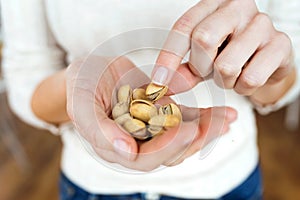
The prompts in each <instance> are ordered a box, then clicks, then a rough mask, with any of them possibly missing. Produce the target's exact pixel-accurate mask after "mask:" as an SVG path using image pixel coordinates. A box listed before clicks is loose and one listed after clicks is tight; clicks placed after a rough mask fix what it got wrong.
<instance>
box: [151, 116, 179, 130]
mask: <svg viewBox="0 0 300 200" xmlns="http://www.w3.org/2000/svg"><path fill="white" fill-rule="evenodd" d="M148 123H149V125H152V126H160V127H173V126H177V125H179V123H180V120H179V119H178V118H177V117H176V116H175V115H156V116H154V117H151V119H150V120H149V122H148Z"/></svg>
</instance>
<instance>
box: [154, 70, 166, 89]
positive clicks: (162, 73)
mask: <svg viewBox="0 0 300 200" xmlns="http://www.w3.org/2000/svg"><path fill="white" fill-rule="evenodd" d="M167 78H168V69H167V68H166V67H158V68H157V69H156V71H155V73H154V75H153V79H152V82H153V83H155V84H158V85H166V82H167Z"/></svg>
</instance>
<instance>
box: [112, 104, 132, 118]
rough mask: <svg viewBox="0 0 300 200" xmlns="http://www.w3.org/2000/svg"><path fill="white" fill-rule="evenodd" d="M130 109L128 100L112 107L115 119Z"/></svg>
mask: <svg viewBox="0 0 300 200" xmlns="http://www.w3.org/2000/svg"><path fill="white" fill-rule="evenodd" d="M128 111H129V105H128V103H127V102H119V103H117V104H116V105H115V107H114V108H113V109H112V117H113V119H117V118H118V117H120V116H121V115H123V114H125V113H128Z"/></svg>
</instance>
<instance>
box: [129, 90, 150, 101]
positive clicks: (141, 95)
mask: <svg viewBox="0 0 300 200" xmlns="http://www.w3.org/2000/svg"><path fill="white" fill-rule="evenodd" d="M132 99H133V100H136V99H143V100H147V96H146V90H145V89H143V88H136V89H134V90H133V92H132Z"/></svg>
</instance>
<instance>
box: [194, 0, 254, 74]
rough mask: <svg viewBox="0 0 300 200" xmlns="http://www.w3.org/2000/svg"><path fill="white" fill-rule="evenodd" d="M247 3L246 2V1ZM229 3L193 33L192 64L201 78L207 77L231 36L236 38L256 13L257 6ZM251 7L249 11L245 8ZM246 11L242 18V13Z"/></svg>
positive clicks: (199, 25)
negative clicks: (219, 52)
mask: <svg viewBox="0 0 300 200" xmlns="http://www.w3.org/2000/svg"><path fill="white" fill-rule="evenodd" d="M245 2H246V1H245ZM244 4H245V3H241V2H240V1H229V2H227V3H226V5H224V6H223V7H221V8H219V9H218V10H217V11H215V12H214V13H213V14H211V15H209V16H208V17H206V18H205V19H204V20H203V21H201V22H200V23H199V24H198V25H197V27H196V28H195V29H194V31H193V33H192V41H191V54H190V64H191V65H192V66H193V68H194V69H195V71H197V72H196V73H198V75H199V76H207V75H208V74H210V72H211V71H212V69H213V67H212V64H213V62H214V60H215V57H216V56H217V53H218V49H219V47H220V46H221V45H222V44H223V42H224V41H225V40H226V39H227V38H228V37H229V36H230V37H234V35H235V34H238V32H239V31H240V29H241V28H242V27H243V26H244V24H245V23H247V21H248V20H249V19H251V18H252V17H253V16H254V15H255V14H256V13H257V9H256V7H255V4H253V5H248V4H245V5H244ZM246 5H247V6H249V8H248V9H244V8H243V7H245V6H246ZM241 10H244V12H243V16H244V15H245V16H247V17H241V14H240V11H241Z"/></svg>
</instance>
